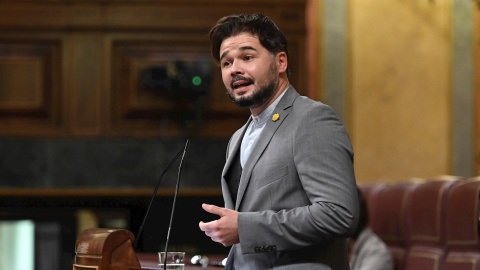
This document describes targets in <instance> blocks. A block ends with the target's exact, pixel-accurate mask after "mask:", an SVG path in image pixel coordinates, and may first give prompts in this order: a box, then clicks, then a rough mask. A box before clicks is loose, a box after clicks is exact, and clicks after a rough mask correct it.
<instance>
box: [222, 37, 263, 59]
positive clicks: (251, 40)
mask: <svg viewBox="0 0 480 270" xmlns="http://www.w3.org/2000/svg"><path fill="white" fill-rule="evenodd" d="M248 47H252V48H254V49H256V50H261V49H262V48H263V46H262V45H261V44H260V40H259V39H258V37H257V36H254V35H252V34H250V33H241V34H238V35H236V36H232V37H229V38H226V39H224V40H223V42H222V44H221V45H220V55H222V54H224V53H225V52H228V51H231V50H236V49H237V50H238V49H242V48H248Z"/></svg>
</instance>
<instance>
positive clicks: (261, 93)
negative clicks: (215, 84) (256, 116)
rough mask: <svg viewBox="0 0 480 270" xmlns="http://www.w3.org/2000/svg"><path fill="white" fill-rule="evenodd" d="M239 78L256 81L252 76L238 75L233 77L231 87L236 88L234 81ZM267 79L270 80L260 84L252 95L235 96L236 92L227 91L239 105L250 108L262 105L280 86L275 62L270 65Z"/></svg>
mask: <svg viewBox="0 0 480 270" xmlns="http://www.w3.org/2000/svg"><path fill="white" fill-rule="evenodd" d="M238 80H244V81H247V82H249V83H250V84H253V83H254V81H253V80H252V79H250V78H246V77H243V76H237V77H235V78H233V80H232V82H231V84H230V87H231V89H233V88H234V87H233V83H234V82H235V81H238ZM267 80H268V81H267V82H266V83H265V84H263V85H260V86H259V87H258V88H257V89H254V90H253V92H252V94H251V95H250V96H241V97H239V98H235V96H234V94H233V93H230V91H227V94H228V96H229V97H230V99H231V100H232V101H233V102H234V103H235V104H237V106H239V107H242V108H249V109H252V108H257V107H260V106H262V105H263V104H265V102H267V101H268V100H269V99H270V98H271V97H272V96H273V95H274V94H275V90H276V89H277V87H278V72H277V68H276V66H275V64H273V63H272V65H270V69H269V73H268V78H267Z"/></svg>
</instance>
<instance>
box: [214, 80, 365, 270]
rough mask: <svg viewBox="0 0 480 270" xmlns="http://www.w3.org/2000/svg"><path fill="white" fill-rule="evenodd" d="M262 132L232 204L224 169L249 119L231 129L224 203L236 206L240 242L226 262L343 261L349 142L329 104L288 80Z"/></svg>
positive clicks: (351, 193) (351, 223) (349, 229)
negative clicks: (275, 117) (273, 116)
mask: <svg viewBox="0 0 480 270" xmlns="http://www.w3.org/2000/svg"><path fill="white" fill-rule="evenodd" d="M277 113H278V114H279V116H280V117H279V119H278V120H277V121H273V120H271V121H269V122H268V123H267V124H266V126H265V128H264V130H263V131H262V134H260V136H259V138H258V141H257V142H256V144H255V146H254V149H253V150H252V153H251V155H250V157H249V159H248V160H247V162H246V164H245V166H244V168H243V172H242V177H241V180H240V186H239V189H238V196H237V200H236V205H233V200H232V197H231V195H230V192H229V189H228V186H227V182H226V179H225V177H226V174H227V172H228V170H229V168H230V166H232V165H233V164H232V163H233V162H232V160H234V158H233V157H234V156H235V155H237V154H238V153H239V149H240V144H241V140H242V137H243V134H244V132H245V129H246V127H247V126H248V123H249V122H250V121H251V119H250V120H249V121H248V122H247V124H246V125H245V126H243V127H242V128H240V129H239V130H238V131H237V132H235V133H234V135H233V136H232V138H231V140H230V142H229V145H228V149H227V161H226V164H225V168H224V170H223V174H222V190H223V194H224V200H225V207H226V208H229V209H235V210H237V211H239V212H240V213H239V216H238V228H239V236H240V244H236V245H234V246H233V247H232V249H231V251H230V254H229V257H228V263H227V269H232V267H233V266H234V267H235V269H236V270H239V269H296V270H298V269H349V265H348V258H347V242H348V237H349V236H350V235H351V234H352V233H353V232H354V230H355V227H356V224H357V220H358V199H357V189H356V183H355V175H354V171H353V150H352V146H351V143H350V140H349V138H348V134H347V132H346V130H345V128H344V127H343V125H342V123H341V121H340V120H339V119H338V117H337V116H336V114H335V113H334V111H333V110H332V109H331V108H330V107H328V106H327V105H325V104H322V103H320V102H315V101H313V100H311V99H309V98H307V97H303V96H300V95H299V94H298V93H297V91H296V90H295V89H294V88H293V87H292V86H290V87H289V88H288V89H287V92H286V93H285V94H284V96H283V97H282V99H281V100H280V102H279V103H278V105H277V107H276V108H275V111H274V114H277Z"/></svg>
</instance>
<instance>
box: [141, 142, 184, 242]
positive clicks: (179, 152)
mask: <svg viewBox="0 0 480 270" xmlns="http://www.w3.org/2000/svg"><path fill="white" fill-rule="evenodd" d="M187 146H188V140H187V143H186V145H185V146H184V147H183V148H182V149H180V151H178V153H177V154H176V155H175V157H174V158H173V159H172V160H171V161H170V163H168V165H167V167H165V169H164V170H163V172H162V174H161V175H160V177H159V179H158V182H157V185H156V186H155V189H154V190H153V194H152V198H151V199H150V203H149V205H148V208H147V212H146V213H145V216H144V217H143V221H142V224H141V225H140V229H139V230H138V233H137V236H136V237H135V241H133V249H134V250H137V246H138V240H139V239H140V235H141V234H142V232H143V226H144V225H145V221H146V220H147V217H148V213H149V212H150V208H151V207H152V203H153V200H154V199H155V196H156V195H157V191H158V188H159V187H160V183H161V182H162V178H163V175H164V174H165V173H166V172H167V171H168V169H170V167H172V165H173V163H174V162H175V161H176V160H177V159H178V157H179V156H180V154H181V153H182V151H183V152H184V153H183V156H185V152H186V151H187ZM182 161H183V158H182ZM180 166H181V164H180ZM177 185H178V180H177ZM175 196H176V192H175ZM170 222H171V221H170ZM169 230H170V229H169Z"/></svg>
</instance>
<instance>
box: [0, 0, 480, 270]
mask: <svg viewBox="0 0 480 270" xmlns="http://www.w3.org/2000/svg"><path fill="white" fill-rule="evenodd" d="M479 11H480V4H479V2H478V1H476V0H423V1H418V0H416V1H413V0H392V1H382V0H351V1H346V0H318V1H317V0H237V1H225V0H176V1H166V0H156V1H151V0H135V1H133V0H89V1H79V0H78V1H77V0H22V1H7V0H0V196H1V199H0V207H1V208H0V269H22V270H30V269H31V270H33V269H35V270H43V269H48V270H56V269H71V267H72V259H73V256H74V254H75V241H76V238H77V236H78V234H79V232H81V231H82V230H84V229H86V228H91V227H106V228H126V229H129V230H131V231H132V233H133V234H136V233H137V232H138V230H139V226H140V224H141V221H142V219H143V215H144V214H145V211H146V208H147V206H148V203H149V200H150V196H151V195H152V192H153V189H154V187H155V185H156V184H157V181H158V178H159V176H160V174H161V172H162V171H163V169H164V168H165V167H166V166H167V164H168V163H169V162H170V160H171V159H172V158H173V157H174V156H175V154H176V153H177V152H178V151H179V150H181V148H182V147H183V146H184V144H185V141H186V139H190V146H189V150H188V153H187V156H186V158H185V161H184V166H183V170H182V177H181V184H180V187H181V189H180V194H179V195H180V196H179V198H178V201H177V208H176V210H175V217H174V218H175V219H174V225H173V226H174V227H173V229H172V235H171V240H170V245H171V250H173V249H182V250H185V251H186V252H188V253H190V254H196V253H204V254H208V253H227V252H228V249H227V248H224V247H223V246H222V245H220V244H216V243H213V242H211V241H210V239H209V238H207V237H206V236H205V235H204V234H203V233H202V232H200V230H199V229H198V222H199V221H200V220H203V221H208V220H211V219H214V218H216V217H214V216H211V215H209V214H206V213H204V211H203V210H202V209H201V203H203V202H207V203H213V204H217V205H223V200H222V197H221V190H220V175H221V171H222V168H223V164H224V162H225V148H226V146H227V144H228V140H229V137H230V135H231V134H232V133H233V132H234V131H235V130H236V129H237V128H239V127H240V126H241V125H243V124H244V123H245V121H246V120H247V119H248V117H249V113H248V110H245V109H240V108H237V107H236V105H234V104H233V103H232V102H231V101H230V99H229V98H228V97H227V96H226V94H225V89H224V86H223V83H222V81H221V76H220V70H219V68H218V66H217V64H216V63H214V62H212V61H211V58H210V53H209V42H208V31H209V29H210V28H211V27H212V26H213V25H214V24H215V22H216V21H217V20H218V19H219V18H221V17H223V16H225V15H228V14H232V13H243V12H248V13H256V12H259V13H263V14H265V15H267V16H268V17H270V18H271V19H273V20H274V21H275V22H276V23H277V25H278V26H279V27H280V28H281V29H282V30H283V31H284V33H285V34H286V36H287V38H288V42H289V65H290V68H291V71H292V74H291V77H290V81H291V83H292V84H293V85H294V86H295V88H296V89H297V90H298V91H299V92H300V93H301V94H303V95H307V96H309V97H311V98H313V99H316V100H319V101H322V102H324V103H326V104H328V105H330V106H332V107H333V109H334V110H335V111H336V112H337V114H338V115H339V116H340V118H341V119H342V120H343V122H344V123H345V125H346V127H347V129H348V131H349V134H350V138H351V140H352V143H353V146H354V151H355V170H356V177H357V182H359V183H364V182H391V183H395V182H401V181H408V179H413V178H415V179H418V178H425V179H428V178H430V177H433V176H437V175H455V176H460V177H472V176H475V175H479V174H480V131H479V128H478V127H479V121H480V110H479V109H478V108H479V107H480V88H479V85H478V79H479V78H480V73H479V63H480V56H479V52H480V50H479V49H480V47H479V35H480V28H479V27H480V14H479ZM178 165H179V162H178V161H177V162H176V163H175V164H174V166H173V167H172V168H171V169H170V170H169V171H168V172H167V173H166V174H165V176H164V178H163V181H162V183H161V185H160V189H159V191H158V194H157V196H156V198H155V201H154V203H153V206H152V210H151V214H150V216H149V218H148V219H147V224H146V225H145V227H144V233H143V234H142V235H141V236H140V237H141V238H140V239H139V243H140V244H139V250H138V252H148V253H149V252H157V251H159V250H160V249H162V247H163V245H164V243H165V237H166V233H167V227H168V220H169V217H170V210H171V205H172V200H173V199H172V197H173V194H174V186H175V181H176V179H177V172H178ZM7 258H8V259H7ZM11 258H17V259H19V260H12V259H11ZM15 267H17V268H15Z"/></svg>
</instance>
